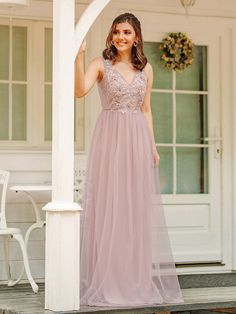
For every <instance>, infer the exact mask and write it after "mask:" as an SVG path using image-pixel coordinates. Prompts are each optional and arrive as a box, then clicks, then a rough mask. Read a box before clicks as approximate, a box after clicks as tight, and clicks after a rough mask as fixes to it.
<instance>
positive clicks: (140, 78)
mask: <svg viewBox="0 0 236 314" xmlns="http://www.w3.org/2000/svg"><path fill="white" fill-rule="evenodd" d="M103 62H104V76H103V79H102V80H101V81H100V82H99V83H98V90H99V94H100V97H101V102H102V107H103V110H112V111H118V112H122V113H125V112H127V111H132V112H138V111H140V107H141V105H142V103H143V100H144V96H145V93H146V88H147V75H146V73H145V72H144V70H142V71H137V72H136V74H135V76H134V78H133V80H132V82H130V83H128V82H127V81H126V79H125V78H124V77H123V75H122V74H121V73H120V72H119V71H118V70H117V69H116V68H114V66H113V65H112V63H111V61H110V60H104V59H103Z"/></svg>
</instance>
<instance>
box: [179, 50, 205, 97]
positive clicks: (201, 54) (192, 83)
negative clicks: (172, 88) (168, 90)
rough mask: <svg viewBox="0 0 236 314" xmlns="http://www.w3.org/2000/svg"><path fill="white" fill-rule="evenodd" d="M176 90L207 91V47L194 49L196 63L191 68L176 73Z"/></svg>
mask: <svg viewBox="0 0 236 314" xmlns="http://www.w3.org/2000/svg"><path fill="white" fill-rule="evenodd" d="M176 89H182V90H195V91H206V90H207V47H206V46H195V47H194V61H193V64H192V65H191V66H190V67H187V68H186V69H185V70H184V71H182V72H177V73H176Z"/></svg>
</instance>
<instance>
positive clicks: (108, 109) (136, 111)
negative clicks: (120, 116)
mask: <svg viewBox="0 0 236 314" xmlns="http://www.w3.org/2000/svg"><path fill="white" fill-rule="evenodd" d="M103 110H104V111H115V112H121V113H127V112H132V113H138V112H141V110H140V109H129V108H118V109H114V108H103Z"/></svg>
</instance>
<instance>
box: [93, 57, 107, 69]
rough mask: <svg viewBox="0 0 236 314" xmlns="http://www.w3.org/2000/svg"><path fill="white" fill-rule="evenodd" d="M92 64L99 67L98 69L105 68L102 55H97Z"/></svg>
mask: <svg viewBox="0 0 236 314" xmlns="http://www.w3.org/2000/svg"><path fill="white" fill-rule="evenodd" d="M90 64H91V66H93V67H94V68H96V69H98V70H102V69H103V68H104V65H103V58H102V57H96V58H94V59H93V60H92V61H91V63H90Z"/></svg>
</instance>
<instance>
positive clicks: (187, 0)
mask: <svg viewBox="0 0 236 314" xmlns="http://www.w3.org/2000/svg"><path fill="white" fill-rule="evenodd" d="M180 2H181V4H182V6H183V7H184V9H185V12H186V14H188V13H189V8H190V7H193V6H194V4H195V2H196V0H180Z"/></svg>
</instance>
